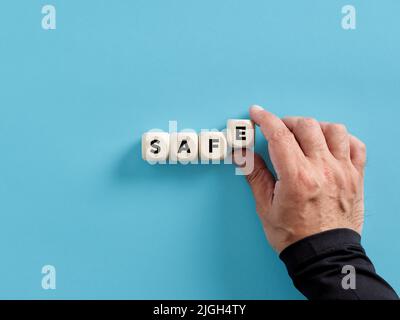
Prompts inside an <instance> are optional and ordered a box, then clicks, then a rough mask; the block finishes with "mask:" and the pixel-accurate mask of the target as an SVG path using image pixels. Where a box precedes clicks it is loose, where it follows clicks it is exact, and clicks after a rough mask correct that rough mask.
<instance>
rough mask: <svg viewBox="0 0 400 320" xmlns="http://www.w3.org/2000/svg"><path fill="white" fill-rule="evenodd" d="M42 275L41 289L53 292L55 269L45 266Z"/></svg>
mask: <svg viewBox="0 0 400 320" xmlns="http://www.w3.org/2000/svg"><path fill="white" fill-rule="evenodd" d="M42 274H44V275H45V276H44V277H43V278H42V288H43V289H44V290H48V289H53V290H54V289H55V288H56V268H54V266H52V265H45V266H43V268H42Z"/></svg>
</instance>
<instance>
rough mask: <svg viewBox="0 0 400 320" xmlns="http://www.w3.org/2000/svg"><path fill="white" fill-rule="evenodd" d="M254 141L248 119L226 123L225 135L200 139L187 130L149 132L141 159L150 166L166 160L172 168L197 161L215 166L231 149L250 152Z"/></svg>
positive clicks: (214, 132) (205, 135)
mask: <svg viewBox="0 0 400 320" xmlns="http://www.w3.org/2000/svg"><path fill="white" fill-rule="evenodd" d="M175 131H176V130H175ZM254 140H255V126H254V122H253V121H251V120H247V119H229V120H228V122H227V128H226V131H225V130H224V131H223V132H222V131H217V130H202V131H201V132H200V134H199V135H197V133H196V132H195V131H190V130H185V131H180V132H171V133H167V132H162V131H149V132H146V133H144V134H143V135H142V157H143V159H144V160H146V161H148V162H150V163H166V161H167V160H168V158H169V163H171V164H173V163H177V162H180V163H182V164H186V163H189V162H190V163H198V160H199V158H200V160H201V162H202V163H209V162H210V161H211V162H213V163H218V162H219V161H221V160H224V159H226V158H227V156H228V151H229V152H230V151H231V150H232V149H236V148H248V149H251V148H253V147H254ZM227 160H228V159H227ZM228 163H229V162H228Z"/></svg>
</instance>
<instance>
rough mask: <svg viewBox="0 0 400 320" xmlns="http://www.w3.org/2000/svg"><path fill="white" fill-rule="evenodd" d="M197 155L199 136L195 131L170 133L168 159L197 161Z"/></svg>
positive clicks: (181, 161)
mask: <svg viewBox="0 0 400 320" xmlns="http://www.w3.org/2000/svg"><path fill="white" fill-rule="evenodd" d="M198 155H199V138H198V135H197V133H196V132H172V133H170V148H169V159H170V161H179V162H180V163H183V164H186V163H189V162H197V160H198Z"/></svg>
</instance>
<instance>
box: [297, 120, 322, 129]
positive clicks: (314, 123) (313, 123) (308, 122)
mask: <svg viewBox="0 0 400 320" xmlns="http://www.w3.org/2000/svg"><path fill="white" fill-rule="evenodd" d="M299 125H300V126H302V127H315V126H319V123H318V121H317V120H316V119H314V118H301V119H300V120H299Z"/></svg>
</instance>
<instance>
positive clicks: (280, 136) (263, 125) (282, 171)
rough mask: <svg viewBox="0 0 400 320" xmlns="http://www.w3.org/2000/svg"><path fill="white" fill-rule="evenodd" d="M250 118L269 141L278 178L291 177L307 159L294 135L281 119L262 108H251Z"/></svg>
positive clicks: (270, 152) (271, 156)
mask: <svg viewBox="0 0 400 320" xmlns="http://www.w3.org/2000/svg"><path fill="white" fill-rule="evenodd" d="M250 117H251V119H252V120H253V121H254V122H255V123H256V124H257V125H258V126H259V127H260V129H261V132H262V133H263V135H264V137H265V139H267V141H268V149H269V154H270V158H271V161H272V164H273V166H274V168H275V171H276V173H277V174H278V177H279V178H282V177H285V176H290V175H291V174H292V173H293V172H295V171H296V169H297V166H298V164H299V163H300V162H302V161H304V159H305V156H304V153H303V151H302V150H301V148H300V146H299V144H298V143H297V141H296V138H295V137H294V135H293V133H292V132H291V131H290V130H289V129H288V127H287V126H286V125H285V123H284V122H283V121H282V120H281V119H280V118H278V117H277V116H276V115H274V114H272V113H271V112H268V111H266V110H264V109H263V108H262V107H260V106H252V107H251V108H250Z"/></svg>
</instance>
